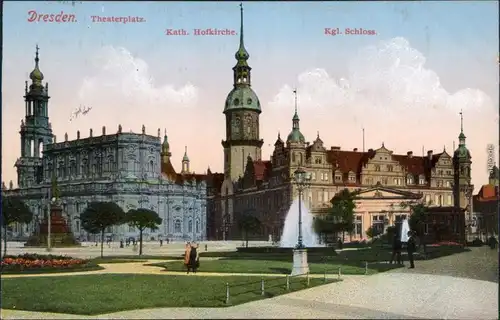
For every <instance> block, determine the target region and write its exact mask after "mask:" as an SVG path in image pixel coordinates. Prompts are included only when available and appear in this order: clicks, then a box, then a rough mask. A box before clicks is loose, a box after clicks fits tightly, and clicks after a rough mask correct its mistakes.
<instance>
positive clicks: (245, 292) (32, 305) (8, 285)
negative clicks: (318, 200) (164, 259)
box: [1, 274, 332, 315]
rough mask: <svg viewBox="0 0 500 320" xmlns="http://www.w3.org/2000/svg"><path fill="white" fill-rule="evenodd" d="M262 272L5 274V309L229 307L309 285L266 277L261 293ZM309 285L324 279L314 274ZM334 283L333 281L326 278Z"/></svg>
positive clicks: (105, 310)
mask: <svg viewBox="0 0 500 320" xmlns="http://www.w3.org/2000/svg"><path fill="white" fill-rule="evenodd" d="M260 280H261V279H260V278H259V277H243V276H238V277H230V276H227V277H216V276H211V277H202V276H159V275H113V274H101V275H84V276H71V277H37V278H12V279H2V280H1V284H2V293H3V294H2V298H3V299H2V308H4V309H16V310H28V311H39V312H56V313H71V314H79V315H97V314H103V313H111V312H118V311H124V310H133V309H144V308H160V307H222V306H227V304H226V303H225V298H226V283H229V285H230V295H231V299H230V303H231V305H235V304H241V303H245V302H249V301H253V300H259V299H262V298H266V297H272V296H276V295H280V294H284V293H288V292H291V291H297V290H301V289H305V288H307V287H308V286H307V281H306V279H305V278H304V277H291V278H290V291H288V290H286V278H285V277H283V276H280V277H277V278H269V279H267V278H266V279H264V280H265V288H266V292H265V295H264V296H262V295H261V291H260V289H261V284H260ZM309 280H310V284H309V287H312V286H317V285H321V284H324V283H325V282H324V279H322V278H321V279H314V278H310V279H309ZM328 281H329V282H332V281H331V280H328Z"/></svg>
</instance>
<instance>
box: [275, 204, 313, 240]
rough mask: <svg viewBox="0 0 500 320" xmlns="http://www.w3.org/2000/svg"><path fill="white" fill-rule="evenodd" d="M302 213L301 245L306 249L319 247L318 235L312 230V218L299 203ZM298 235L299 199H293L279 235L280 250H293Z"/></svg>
mask: <svg viewBox="0 0 500 320" xmlns="http://www.w3.org/2000/svg"><path fill="white" fill-rule="evenodd" d="M301 211H302V243H303V244H304V246H305V247H306V248H311V247H320V246H321V245H320V244H319V238H318V235H317V234H316V233H315V232H314V229H313V216H312V214H311V212H310V211H309V210H308V209H307V207H306V206H305V205H304V202H302V203H301ZM298 235H299V199H295V200H294V201H293V202H292V205H291V206H290V209H289V210H288V213H287V215H286V219H285V225H284V227H283V234H282V235H281V242H280V247H281V248H294V247H295V246H296V245H297V239H298Z"/></svg>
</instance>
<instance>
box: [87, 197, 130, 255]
mask: <svg viewBox="0 0 500 320" xmlns="http://www.w3.org/2000/svg"><path fill="white" fill-rule="evenodd" d="M80 221H81V223H82V228H83V229H84V230H85V231H87V232H88V233H94V234H95V233H100V234H101V258H102V257H103V248H104V232H105V231H106V229H107V228H109V227H111V226H114V225H117V224H120V223H122V222H124V221H125V213H124V212H123V210H122V208H120V206H119V205H117V204H116V203H114V202H91V203H89V205H88V206H87V208H86V209H85V211H84V212H82V214H80Z"/></svg>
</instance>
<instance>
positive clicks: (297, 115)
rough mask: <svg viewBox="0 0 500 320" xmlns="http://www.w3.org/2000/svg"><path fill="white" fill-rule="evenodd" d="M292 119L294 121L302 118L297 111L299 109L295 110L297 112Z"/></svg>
mask: <svg viewBox="0 0 500 320" xmlns="http://www.w3.org/2000/svg"><path fill="white" fill-rule="evenodd" d="M292 120H293V121H298V120H300V119H299V114H298V113H297V110H295V114H294V115H293V118H292Z"/></svg>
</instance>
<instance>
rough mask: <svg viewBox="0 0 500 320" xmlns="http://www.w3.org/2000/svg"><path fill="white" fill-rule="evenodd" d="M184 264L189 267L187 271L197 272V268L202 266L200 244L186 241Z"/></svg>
mask: <svg viewBox="0 0 500 320" xmlns="http://www.w3.org/2000/svg"><path fill="white" fill-rule="evenodd" d="M184 265H185V266H186V268H187V273H188V274H189V271H192V272H193V273H196V270H198V268H199V267H200V253H199V252H198V244H197V243H195V242H193V243H190V242H188V243H186V251H185V253H184Z"/></svg>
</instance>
